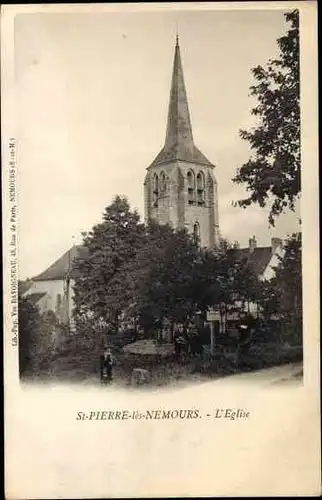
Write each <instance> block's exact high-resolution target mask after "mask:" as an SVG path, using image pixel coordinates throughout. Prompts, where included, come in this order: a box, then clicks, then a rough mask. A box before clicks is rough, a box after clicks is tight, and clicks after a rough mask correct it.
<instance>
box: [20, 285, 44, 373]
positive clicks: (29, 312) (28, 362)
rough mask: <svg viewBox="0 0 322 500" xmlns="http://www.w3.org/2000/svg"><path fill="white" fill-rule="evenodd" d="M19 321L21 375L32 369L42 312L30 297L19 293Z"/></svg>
mask: <svg viewBox="0 0 322 500" xmlns="http://www.w3.org/2000/svg"><path fill="white" fill-rule="evenodd" d="M18 311H19V316H18V322H19V372H20V376H22V375H24V374H25V373H26V372H27V371H30V370H31V369H32V365H33V360H34V356H35V351H36V346H37V341H38V338H37V337H38V334H39V333H40V322H41V318H40V314H39V311H38V308H37V307H36V306H34V305H33V303H32V302H31V301H30V300H29V299H28V297H22V296H21V294H20V293H19V294H18Z"/></svg>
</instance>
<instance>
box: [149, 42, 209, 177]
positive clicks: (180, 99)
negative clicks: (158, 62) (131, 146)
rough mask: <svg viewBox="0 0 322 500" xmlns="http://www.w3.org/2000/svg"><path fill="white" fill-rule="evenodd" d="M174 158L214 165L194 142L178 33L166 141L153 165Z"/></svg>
mask: <svg viewBox="0 0 322 500" xmlns="http://www.w3.org/2000/svg"><path fill="white" fill-rule="evenodd" d="M174 160H182V161H188V162H194V163H198V164H202V165H208V166H211V167H213V165H212V164H211V163H210V161H209V160H208V159H207V158H206V157H205V156H204V155H203V154H202V153H201V151H199V149H198V148H197V147H196V146H195V144H194V140H193V135H192V127H191V120H190V113H189V106H188V99H187V93H186V86H185V82H184V76H183V69H182V62H181V54H180V46H179V35H178V33H177V35H176V45H175V51H174V60H173V70H172V81H171V90H170V102H169V110H168V121H167V130H166V138H165V143H164V146H163V148H162V150H161V151H160V153H159V154H158V155H157V157H156V158H155V159H154V161H153V162H152V164H151V166H152V165H158V164H161V163H162V164H163V163H167V162H170V161H174Z"/></svg>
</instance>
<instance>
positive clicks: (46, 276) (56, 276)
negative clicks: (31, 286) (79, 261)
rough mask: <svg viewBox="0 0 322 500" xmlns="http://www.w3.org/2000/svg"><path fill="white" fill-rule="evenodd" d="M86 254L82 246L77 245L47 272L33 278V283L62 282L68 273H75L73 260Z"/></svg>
mask: <svg viewBox="0 0 322 500" xmlns="http://www.w3.org/2000/svg"><path fill="white" fill-rule="evenodd" d="M85 252H86V249H85V247H84V246H82V245H75V246H73V247H72V248H71V249H70V250H68V251H67V252H65V253H64V254H63V255H62V256H61V257H60V258H59V259H58V260H56V261H55V262H54V263H53V264H52V265H51V266H50V267H48V269H46V271H44V272H43V273H41V274H38V276H35V277H34V278H32V281H47V280H62V279H65V278H66V275H67V273H68V271H70V272H71V274H72V271H73V266H72V264H73V260H74V259H75V258H76V257H81V256H82V255H84V254H85Z"/></svg>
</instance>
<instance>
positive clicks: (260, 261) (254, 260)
mask: <svg viewBox="0 0 322 500" xmlns="http://www.w3.org/2000/svg"><path fill="white" fill-rule="evenodd" d="M231 252H235V255H236V257H237V258H238V259H240V260H243V259H246V260H247V262H248V264H249V265H250V266H251V268H252V269H253V271H254V273H255V274H256V276H260V275H261V274H263V272H264V271H265V269H266V268H267V266H268V264H269V263H270V260H271V257H272V248H271V247H256V248H254V250H253V251H252V252H250V251H249V248H237V249H232V250H231Z"/></svg>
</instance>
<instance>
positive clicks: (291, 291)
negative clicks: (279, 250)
mask: <svg viewBox="0 0 322 500" xmlns="http://www.w3.org/2000/svg"><path fill="white" fill-rule="evenodd" d="M301 249H302V241H301V233H297V234H293V235H292V236H291V237H290V238H289V239H288V241H287V243H286V245H285V247H284V255H283V256H280V257H279V263H278V265H277V266H276V268H275V273H276V274H275V276H274V278H273V279H271V280H270V281H268V282H264V283H263V285H262V286H263V288H262V293H261V305H262V308H263V313H264V316H265V317H266V318H268V317H270V316H271V315H272V314H273V315H276V316H277V317H278V318H279V320H280V322H281V323H282V324H283V325H284V332H285V334H286V335H288V336H290V338H291V339H292V340H293V341H294V340H295V341H296V342H298V343H301V341H302V313H303V311H302V258H301V255H302V251H301Z"/></svg>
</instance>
